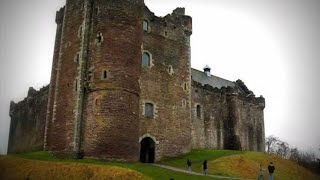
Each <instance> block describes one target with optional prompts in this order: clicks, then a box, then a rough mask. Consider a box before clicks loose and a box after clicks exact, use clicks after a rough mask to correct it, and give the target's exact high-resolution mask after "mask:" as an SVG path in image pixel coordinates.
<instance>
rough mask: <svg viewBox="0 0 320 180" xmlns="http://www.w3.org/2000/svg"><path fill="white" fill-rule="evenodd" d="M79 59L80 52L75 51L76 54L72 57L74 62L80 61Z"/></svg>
mask: <svg viewBox="0 0 320 180" xmlns="http://www.w3.org/2000/svg"><path fill="white" fill-rule="evenodd" d="M80 59H81V53H80V52H77V53H76V56H75V57H74V62H76V63H80Z"/></svg>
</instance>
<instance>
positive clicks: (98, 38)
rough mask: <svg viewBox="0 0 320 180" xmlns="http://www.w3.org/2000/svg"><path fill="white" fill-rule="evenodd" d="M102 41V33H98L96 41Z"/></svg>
mask: <svg viewBox="0 0 320 180" xmlns="http://www.w3.org/2000/svg"><path fill="white" fill-rule="evenodd" d="M102 41H103V36H102V33H98V34H97V37H96V42H97V43H99V44H100V43H101V42H102Z"/></svg>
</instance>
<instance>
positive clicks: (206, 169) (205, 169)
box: [202, 160, 208, 175]
mask: <svg viewBox="0 0 320 180" xmlns="http://www.w3.org/2000/svg"><path fill="white" fill-rule="evenodd" d="M202 166H203V174H204V175H207V174H208V165H207V160H204V161H203V163H202Z"/></svg>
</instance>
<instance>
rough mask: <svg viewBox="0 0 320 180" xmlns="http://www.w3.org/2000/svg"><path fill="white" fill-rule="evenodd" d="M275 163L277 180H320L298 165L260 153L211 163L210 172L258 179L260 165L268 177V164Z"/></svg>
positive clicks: (245, 154) (227, 157)
mask: <svg viewBox="0 0 320 180" xmlns="http://www.w3.org/2000/svg"><path fill="white" fill-rule="evenodd" d="M269 162H273V163H274V165H275V167H276V170H275V173H274V176H275V179H281V180H295V179H296V180H319V179H320V178H319V176H316V175H314V174H313V173H311V172H310V171H308V170H307V169H305V168H303V167H301V166H299V165H298V164H297V163H295V162H292V161H289V160H285V159H282V158H280V157H277V156H273V155H267V154H264V153H260V152H245V153H242V154H238V155H231V156H226V157H222V158H218V159H216V160H213V161H209V172H210V173H213V174H221V175H226V176H233V177H241V178H246V179H256V178H257V175H258V170H259V165H260V164H262V167H263V169H264V177H265V179H267V177H268V168H267V167H268V164H269Z"/></svg>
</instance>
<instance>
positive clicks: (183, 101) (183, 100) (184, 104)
mask: <svg viewBox="0 0 320 180" xmlns="http://www.w3.org/2000/svg"><path fill="white" fill-rule="evenodd" d="M182 107H183V108H185V107H187V101H186V100H185V99H182Z"/></svg>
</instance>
